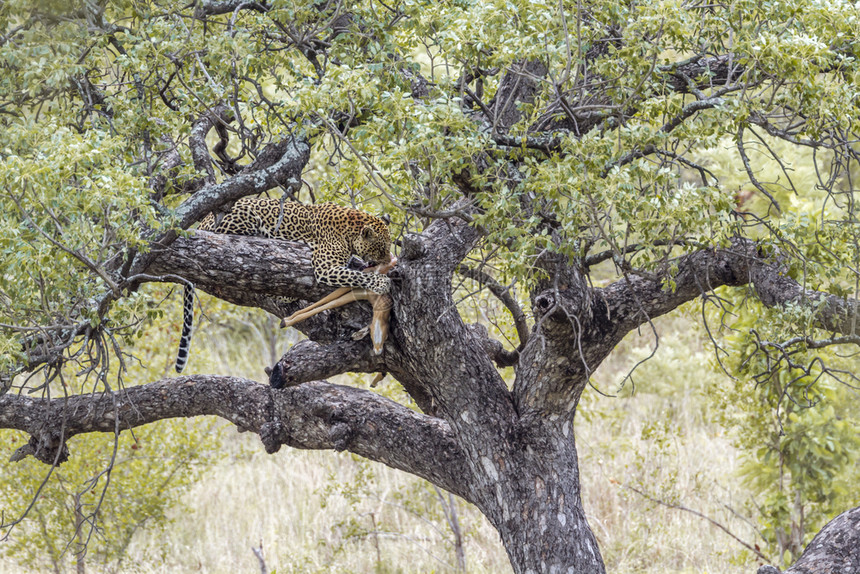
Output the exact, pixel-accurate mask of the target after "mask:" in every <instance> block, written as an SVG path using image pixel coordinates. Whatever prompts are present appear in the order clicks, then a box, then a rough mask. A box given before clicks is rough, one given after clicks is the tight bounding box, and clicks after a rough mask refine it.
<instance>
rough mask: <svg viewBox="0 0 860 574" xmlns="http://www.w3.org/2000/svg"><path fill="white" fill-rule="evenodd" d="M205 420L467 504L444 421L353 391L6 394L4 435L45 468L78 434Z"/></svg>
mask: <svg viewBox="0 0 860 574" xmlns="http://www.w3.org/2000/svg"><path fill="white" fill-rule="evenodd" d="M200 415H216V416H219V417H221V418H224V419H227V420H229V421H230V422H232V423H233V424H235V425H236V426H238V427H239V428H240V429H242V430H248V431H252V432H255V433H257V434H259V435H260V438H261V440H262V441H263V444H264V445H265V447H266V450H267V451H269V452H275V451H277V450H278V449H279V448H280V446H281V445H283V444H286V445H289V446H292V447H295V448H303V449H335V450H348V451H350V452H353V453H355V454H358V455H360V456H363V457H365V458H368V459H371V460H375V461H378V462H382V463H385V464H387V465H389V466H391V467H393V468H397V469H400V470H404V471H406V472H410V473H413V474H417V475H419V476H421V477H423V478H425V479H427V480H429V481H430V482H432V483H434V484H436V485H438V486H440V487H442V488H445V489H446V490H449V491H451V492H453V493H455V494H457V495H459V496H462V497H463V498H466V499H467V500H468V499H469V496H470V495H469V483H470V479H469V474H468V472H466V471H465V461H464V457H463V453H462V451H461V450H460V448H459V446H458V445H457V444H456V442H455V441H454V439H453V436H452V434H451V431H450V429H449V428H448V425H447V424H446V423H445V422H443V421H441V420H439V419H435V418H433V417H428V416H426V415H422V414H420V413H416V412H414V411H412V410H410V409H408V408H406V407H404V406H402V405H399V404H397V403H395V402H393V401H391V400H389V399H386V398H384V397H381V396H379V395H377V394H375V393H372V392H370V391H364V390H361V389H355V388H352V387H345V386H340V385H332V384H329V383H325V382H314V383H307V384H304V385H301V386H299V387H292V388H288V389H283V390H280V391H275V390H273V389H272V388H271V387H269V386H266V385H260V384H257V383H255V382H254V381H250V380H247V379H240V378H236V377H220V376H214V375H194V376H188V377H178V378H176V379H165V380H161V381H157V382H154V383H150V384H147V385H142V386H139V387H132V388H129V389H125V390H123V391H119V392H116V393H94V394H88V395H78V396H72V397H68V398H67V399H53V400H48V399H37V398H31V397H25V396H22V395H8V394H7V395H4V396H0V428H6V429H17V430H21V431H24V432H27V433H29V434H30V435H31V437H32V438H31V441H30V444H29V445H28V446H27V447H23V448H24V449H25V452H26V454H32V455H33V456H35V457H36V458H38V459H39V460H41V461H43V462H46V463H48V464H50V463H52V462H53V461H54V459H55V458H56V456H57V452H58V450H62V449H63V448H64V447H65V442H66V441H67V440H68V439H69V438H71V437H73V436H75V435H78V434H83V433H88V432H114V430H115V429H117V428H118V429H120V430H127V429H131V428H135V427H138V426H141V425H145V424H148V423H152V422H156V421H159V420H164V419H168V418H179V417H181V418H186V417H193V416H200ZM61 458H62V457H61Z"/></svg>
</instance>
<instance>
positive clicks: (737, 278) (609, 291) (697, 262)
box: [595, 238, 860, 340]
mask: <svg viewBox="0 0 860 574" xmlns="http://www.w3.org/2000/svg"><path fill="white" fill-rule="evenodd" d="M774 260H777V261H778V256H777V257H770V258H766V257H765V256H763V255H762V254H761V253H760V252H759V249H758V246H757V244H756V243H755V242H754V241H752V240H750V239H740V238H736V239H734V240H733V241H732V246H731V247H730V248H728V249H714V250H702V251H697V252H695V253H691V254H690V255H686V256H683V257H680V258H679V259H678V261H677V266H678V270H679V271H678V273H677V274H676V275H675V276H674V277H672V281H673V282H674V284H675V288H674V289H671V288H669V287H668V285H667V283H668V281H667V280H664V281H654V280H651V279H644V278H642V277H626V278H624V279H622V280H620V281H618V282H617V283H614V284H613V285H611V286H609V287H607V288H606V289H602V290H598V291H599V293H600V296H599V297H597V298H596V299H603V300H604V301H605V302H606V308H605V309H603V313H605V314H606V315H607V316H608V317H611V319H612V323H613V325H614V328H615V329H617V330H618V331H619V332H618V334H617V335H616V337H613V340H620V337H623V336H624V335H625V334H626V333H627V332H629V331H631V330H632V329H635V328H636V327H638V326H639V325H641V324H643V323H645V322H647V321H648V320H649V319H653V318H655V317H659V316H660V315H664V314H666V313H668V312H670V311H672V310H674V309H676V308H677V307H679V306H680V305H682V304H683V303H686V302H687V301H690V300H692V299H695V298H696V297H698V296H700V295H702V294H703V293H706V292H708V291H712V290H713V289H716V288H717V287H721V286H723V285H729V286H740V285H746V284H749V283H752V285H753V287H754V289H755V291H756V294H757V295H758V297H759V299H760V300H761V302H762V303H763V304H764V305H765V306H767V307H785V306H787V305H799V306H801V307H805V308H808V309H811V310H814V311H815V317H814V319H813V324H814V325H815V326H816V327H817V328H819V329H824V330H827V331H830V332H834V333H841V334H843V335H846V336H849V335H854V334H856V327H857V321H858V319H860V302H858V300H856V299H845V298H843V297H839V296H837V295H831V294H829V293H823V292H821V291H814V290H812V289H804V288H803V286H802V285H800V284H799V283H798V282H797V281H795V280H794V279H792V278H791V277H789V276H787V275H786V274H785V270H784V269H783V268H782V267H781V266H780V265H779V264H778V263H774V262H773V261H774ZM643 309H647V310H648V313H647V316H646V314H645V313H644V311H643ZM595 314H597V312H595Z"/></svg>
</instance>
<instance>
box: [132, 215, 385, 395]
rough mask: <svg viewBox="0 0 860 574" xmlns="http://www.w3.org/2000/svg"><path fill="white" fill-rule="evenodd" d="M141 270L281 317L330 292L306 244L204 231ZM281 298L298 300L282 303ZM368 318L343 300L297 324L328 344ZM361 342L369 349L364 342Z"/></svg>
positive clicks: (164, 251)
mask: <svg viewBox="0 0 860 574" xmlns="http://www.w3.org/2000/svg"><path fill="white" fill-rule="evenodd" d="M202 261H205V262H206V264H205V266H204V265H203V264H201V262H202ZM145 273H146V274H145V275H144V276H142V277H144V279H142V280H146V281H169V282H176V283H180V284H184V282H185V281H190V282H191V283H192V284H194V285H195V287H197V288H198V289H200V290H202V291H205V292H206V293H209V294H211V295H214V296H216V297H218V298H219V299H223V300H225V301H229V302H230V303H233V304H235V305H244V306H250V307H261V308H263V309H265V310H267V311H269V312H270V313H273V314H275V315H277V316H279V317H284V316H286V315H289V314H290V313H292V312H293V311H295V310H297V309H298V308H299V307H301V306H304V304H306V303H305V302H306V301H315V300H318V299H321V298H322V297H324V296H325V295H328V294H329V293H330V292H331V291H332V288H331V287H329V286H327V285H321V284H318V283H317V282H316V279H315V278H314V271H313V265H312V264H311V250H310V248H309V247H308V246H307V245H305V244H304V243H294V242H290V241H280V240H273V239H265V238H262V237H246V236H239V235H224V234H220V233H210V232H207V231H195V232H194V233H193V235H190V236H188V237H181V238H179V239H177V240H176V241H174V242H173V243H172V244H171V245H170V247H168V248H166V249H162V250H159V251H158V252H157V257H155V258H154V259H153V261H152V263H151V264H150V266H149V267H148V268H147V269H146V271H145ZM284 297H287V298H295V299H298V301H295V302H292V303H285V302H284V301H283V299H281V298H284ZM333 317H336V318H337V320H332V318H333ZM370 317H371V312H370V308H369V306H365V305H362V304H354V305H345V306H343V307H340V308H337V309H333V310H331V311H327V312H325V313H321V314H320V315H317V316H315V317H312V318H310V319H308V320H307V321H303V322H302V323H300V324H299V325H297V327H296V328H298V329H299V330H300V331H302V332H303V333H305V334H306V335H307V336H308V337H310V338H312V339H314V340H315V341H318V342H320V343H331V342H334V341H343V340H349V338H350V336H351V335H352V334H353V333H354V332H355V331H357V330H358V329H361V328H362V327H365V326H367V325H368V324H369V323H370ZM359 344H360V345H367V348H368V349H369V343H367V342H366V341H362V342H359ZM341 372H343V371H341ZM305 380H310V379H305Z"/></svg>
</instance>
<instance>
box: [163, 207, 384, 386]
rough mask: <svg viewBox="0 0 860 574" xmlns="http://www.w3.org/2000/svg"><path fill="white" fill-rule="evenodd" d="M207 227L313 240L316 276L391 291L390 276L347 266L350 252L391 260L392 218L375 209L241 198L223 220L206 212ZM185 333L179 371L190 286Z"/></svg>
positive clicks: (188, 324) (191, 304)
mask: <svg viewBox="0 0 860 574" xmlns="http://www.w3.org/2000/svg"><path fill="white" fill-rule="evenodd" d="M198 227H199V229H202V230H204V231H214V232H215V233H228V234H233V235H256V236H260V237H268V238H272V239H285V240H288V241H303V242H305V243H307V244H309V245H310V246H311V249H312V250H313V255H312V258H311V261H312V263H313V267H314V275H315V276H316V278H317V281H319V282H320V283H325V284H326V285H331V286H332V287H360V288H363V289H368V290H370V291H373V292H375V293H379V294H385V293H388V291H389V289H390V286H391V283H390V280H389V279H388V277H386V276H385V275H381V274H378V273H362V272H360V271H357V270H355V269H350V268H349V267H347V263H348V262H349V259H350V256H352V255H357V256H358V257H360V258H362V259H363V260H365V261H366V262H367V263H369V264H371V265H376V264H384V263H388V262H390V261H391V236H390V234H389V231H388V223H387V222H386V221H385V220H383V219H381V218H379V217H376V216H374V215H370V214H369V213H365V212H363V211H359V210H357V209H351V208H349V207H342V206H340V205H336V204H334V203H322V204H317V205H305V204H303V203H296V202H292V201H281V200H278V199H269V198H261V197H245V198H242V199H240V200H239V201H237V202H236V203H235V204H234V205H233V208H232V209H231V210H230V212H229V213H227V214H226V215H225V216H224V217H223V218H222V219H221V221H220V222H218V223H216V219H215V216H214V215H213V214H211V213H210V214H209V215H207V216H206V217H205V218H204V219H203V221H202V222H201V223H200V225H199V226H198ZM183 302H184V305H183V313H184V322H183V329H182V338H181V339H180V341H179V353H178V355H177V359H176V371H177V372H182V369H183V368H184V367H185V363H186V362H187V360H188V351H189V348H190V346H191V331H192V328H191V326H192V322H193V311H194V292H193V287H190V286H186V287H185V297H184V301H183Z"/></svg>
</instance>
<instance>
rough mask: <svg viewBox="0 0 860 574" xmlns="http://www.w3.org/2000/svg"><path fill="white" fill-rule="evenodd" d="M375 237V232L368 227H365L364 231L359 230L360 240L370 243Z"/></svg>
mask: <svg viewBox="0 0 860 574" xmlns="http://www.w3.org/2000/svg"><path fill="white" fill-rule="evenodd" d="M376 237H377V233H376V230H375V229H373V228H372V227H371V226H369V225H365V226H364V229H362V230H361V238H362V239H364V240H365V241H370V240H372V239H376Z"/></svg>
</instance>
